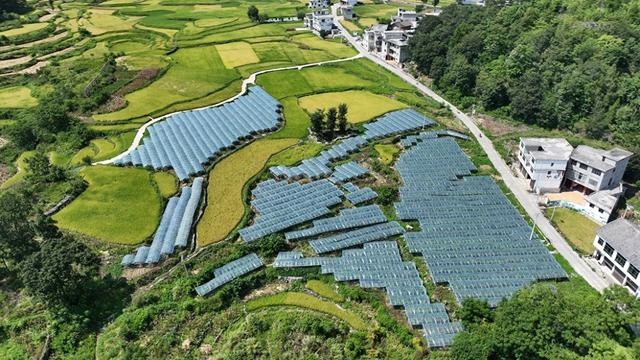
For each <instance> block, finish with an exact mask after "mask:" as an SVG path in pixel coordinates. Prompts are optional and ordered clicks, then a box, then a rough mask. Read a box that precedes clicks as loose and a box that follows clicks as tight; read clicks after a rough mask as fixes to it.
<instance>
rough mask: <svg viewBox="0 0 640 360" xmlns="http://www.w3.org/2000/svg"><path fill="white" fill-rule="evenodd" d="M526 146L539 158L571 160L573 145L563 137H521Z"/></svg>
mask: <svg viewBox="0 0 640 360" xmlns="http://www.w3.org/2000/svg"><path fill="white" fill-rule="evenodd" d="M521 140H522V143H523V144H524V146H525V148H526V149H527V150H528V151H529V152H530V153H531V154H532V155H533V157H534V158H535V159H538V160H545V159H546V160H565V161H566V160H569V156H571V152H572V151H573V146H571V144H569V142H568V141H567V140H565V139H562V138H521Z"/></svg>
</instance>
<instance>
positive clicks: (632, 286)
mask: <svg viewBox="0 0 640 360" xmlns="http://www.w3.org/2000/svg"><path fill="white" fill-rule="evenodd" d="M625 285H627V287H628V288H629V289H631V291H633V292H636V291H637V290H638V285H636V283H634V282H633V281H631V280H629V279H627V282H626V283H625Z"/></svg>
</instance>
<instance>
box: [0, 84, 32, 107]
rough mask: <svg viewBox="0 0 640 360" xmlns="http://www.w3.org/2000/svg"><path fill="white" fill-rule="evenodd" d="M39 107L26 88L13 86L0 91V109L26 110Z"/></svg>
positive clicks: (29, 90)
mask: <svg viewBox="0 0 640 360" xmlns="http://www.w3.org/2000/svg"><path fill="white" fill-rule="evenodd" d="M36 105H38V100H36V98H34V97H33V96H32V95H31V89H29V88H28V87H26V86H12V87H7V88H2V89H0V108H26V107H32V106H36Z"/></svg>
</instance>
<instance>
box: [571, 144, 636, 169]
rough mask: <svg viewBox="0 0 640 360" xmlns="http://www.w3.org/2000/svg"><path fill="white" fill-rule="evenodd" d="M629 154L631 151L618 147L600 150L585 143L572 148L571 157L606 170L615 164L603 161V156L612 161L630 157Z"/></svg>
mask: <svg viewBox="0 0 640 360" xmlns="http://www.w3.org/2000/svg"><path fill="white" fill-rule="evenodd" d="M631 155H633V153H632V152H630V151H627V150H623V149H620V148H613V149H611V150H602V149H596V148H592V147H591V146H587V145H578V147H577V148H576V149H575V150H573V154H571V158H572V159H574V160H577V161H579V162H581V163H585V164H587V165H589V166H591V167H593V168H596V169H598V170H602V171H608V170H611V169H613V168H614V167H615V166H614V165H612V164H609V163H606V162H604V161H603V157H604V158H608V159H611V160H614V161H620V160H623V159H625V158H628V157H630V156H631Z"/></svg>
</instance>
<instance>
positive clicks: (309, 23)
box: [304, 9, 333, 33]
mask: <svg viewBox="0 0 640 360" xmlns="http://www.w3.org/2000/svg"><path fill="white" fill-rule="evenodd" d="M304 27H306V28H308V29H310V30H311V31H313V32H315V33H320V32H326V33H329V32H331V30H332V29H333V16H331V14H329V10H327V9H322V10H316V11H313V12H310V13H308V14H306V15H305V17H304Z"/></svg>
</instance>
